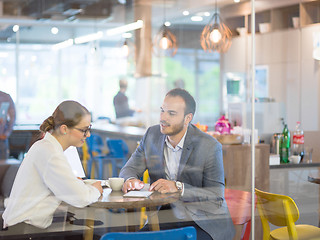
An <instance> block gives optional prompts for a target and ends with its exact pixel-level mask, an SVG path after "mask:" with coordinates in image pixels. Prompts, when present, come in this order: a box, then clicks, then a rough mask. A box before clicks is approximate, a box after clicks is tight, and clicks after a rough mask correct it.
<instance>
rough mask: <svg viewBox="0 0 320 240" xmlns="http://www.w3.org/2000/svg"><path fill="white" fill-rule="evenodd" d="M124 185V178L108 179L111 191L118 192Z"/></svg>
mask: <svg viewBox="0 0 320 240" xmlns="http://www.w3.org/2000/svg"><path fill="white" fill-rule="evenodd" d="M123 183H124V178H119V177H112V178H109V185H110V187H111V189H112V190H113V191H120V190H121V189H122V186H123Z"/></svg>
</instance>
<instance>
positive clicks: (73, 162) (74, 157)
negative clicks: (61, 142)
mask: <svg viewBox="0 0 320 240" xmlns="http://www.w3.org/2000/svg"><path fill="white" fill-rule="evenodd" d="M64 155H65V156H66V158H67V159H68V162H69V164H70V166H71V168H72V171H73V173H74V175H76V177H80V178H84V177H86V174H85V173H84V170H83V167H82V163H81V160H80V157H79V154H78V151H77V148H76V147H73V146H71V147H69V148H67V149H66V150H65V151H64Z"/></svg>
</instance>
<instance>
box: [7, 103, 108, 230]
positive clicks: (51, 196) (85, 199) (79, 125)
mask: <svg viewBox="0 0 320 240" xmlns="http://www.w3.org/2000/svg"><path fill="white" fill-rule="evenodd" d="M90 122H91V116H90V113H89V111H88V110H87V109H86V108H85V107H83V106H82V105H81V104H79V103H78V102H75V101H64V102H62V103H61V104H60V105H59V106H58V107H57V108H56V110H55V111H54V113H53V114H52V116H50V117H48V118H47V119H46V120H45V121H44V122H43V123H42V125H41V126H40V130H41V131H42V132H44V133H45V136H44V138H43V139H42V140H39V141H37V142H36V143H34V144H33V145H32V147H31V148H30V150H29V151H28V153H27V155H26V157H25V159H24V160H23V162H22V164H21V166H20V168H19V170H18V173H17V176H16V178H15V181H14V184H13V187H12V190H11V194H10V197H9V201H8V204H7V207H6V209H5V211H4V213H3V216H2V217H3V220H4V227H7V226H12V225H15V224H17V223H21V222H25V223H27V224H31V225H33V226H36V227H39V228H47V227H48V226H49V225H50V224H51V223H52V219H53V214H54V212H55V210H56V209H57V208H58V206H59V205H60V203H61V202H62V201H64V202H66V203H68V204H70V205H72V206H75V207H85V206H87V205H89V204H91V203H92V202H95V201H97V200H98V198H99V197H100V195H101V193H102V187H101V184H100V182H96V183H94V184H92V185H87V184H85V183H84V182H83V181H82V180H80V179H78V178H77V177H76V176H75V175H74V174H73V172H72V169H71V167H70V165H69V163H68V161H67V159H66V157H65V155H64V154H63V152H64V151H65V150H66V149H67V148H68V147H70V146H75V147H81V146H82V145H83V143H84V142H85V140H86V138H87V137H89V136H90V127H91V125H90Z"/></svg>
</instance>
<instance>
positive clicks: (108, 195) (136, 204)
mask: <svg viewBox="0 0 320 240" xmlns="http://www.w3.org/2000/svg"><path fill="white" fill-rule="evenodd" d="M147 188H148V186H147V184H146V185H145V188H144V189H147ZM179 198H180V193H178V192H177V193H167V194H161V193H158V192H154V193H153V194H152V195H151V196H149V197H148V198H124V197H123V192H122V191H112V190H111V189H110V188H105V189H104V191H103V195H102V196H101V197H100V198H99V200H98V201H97V202H95V203H92V204H91V205H90V206H89V207H94V208H105V209H125V213H132V212H134V210H135V209H139V208H142V207H146V209H147V211H146V213H147V216H148V224H149V227H150V229H151V230H152V231H159V230H160V227H159V219H158V209H157V207H158V206H161V205H165V204H170V203H173V202H176V201H178V199H179ZM90 218H91V219H94V216H91V217H90ZM132 218H133V215H132V214H127V215H126V230H127V231H136V228H135V227H134V226H130V225H129V223H131V222H133V219H132ZM90 224H91V223H90V220H89V221H88V223H87V224H86V225H87V226H90ZM92 236H93V228H91V230H87V232H86V233H85V237H84V239H92Z"/></svg>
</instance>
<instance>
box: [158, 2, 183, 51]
mask: <svg viewBox="0 0 320 240" xmlns="http://www.w3.org/2000/svg"><path fill="white" fill-rule="evenodd" d="M165 13H166V12H165V0H164V1H163V15H164V21H163V22H164V24H163V25H162V27H161V28H160V30H159V32H158V33H157V35H156V36H155V37H154V40H153V52H154V53H155V54H156V55H157V56H174V55H175V54H176V53H177V50H178V47H177V39H176V36H175V35H174V34H173V33H172V32H171V31H170V30H169V28H168V24H167V22H166V14H165Z"/></svg>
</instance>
